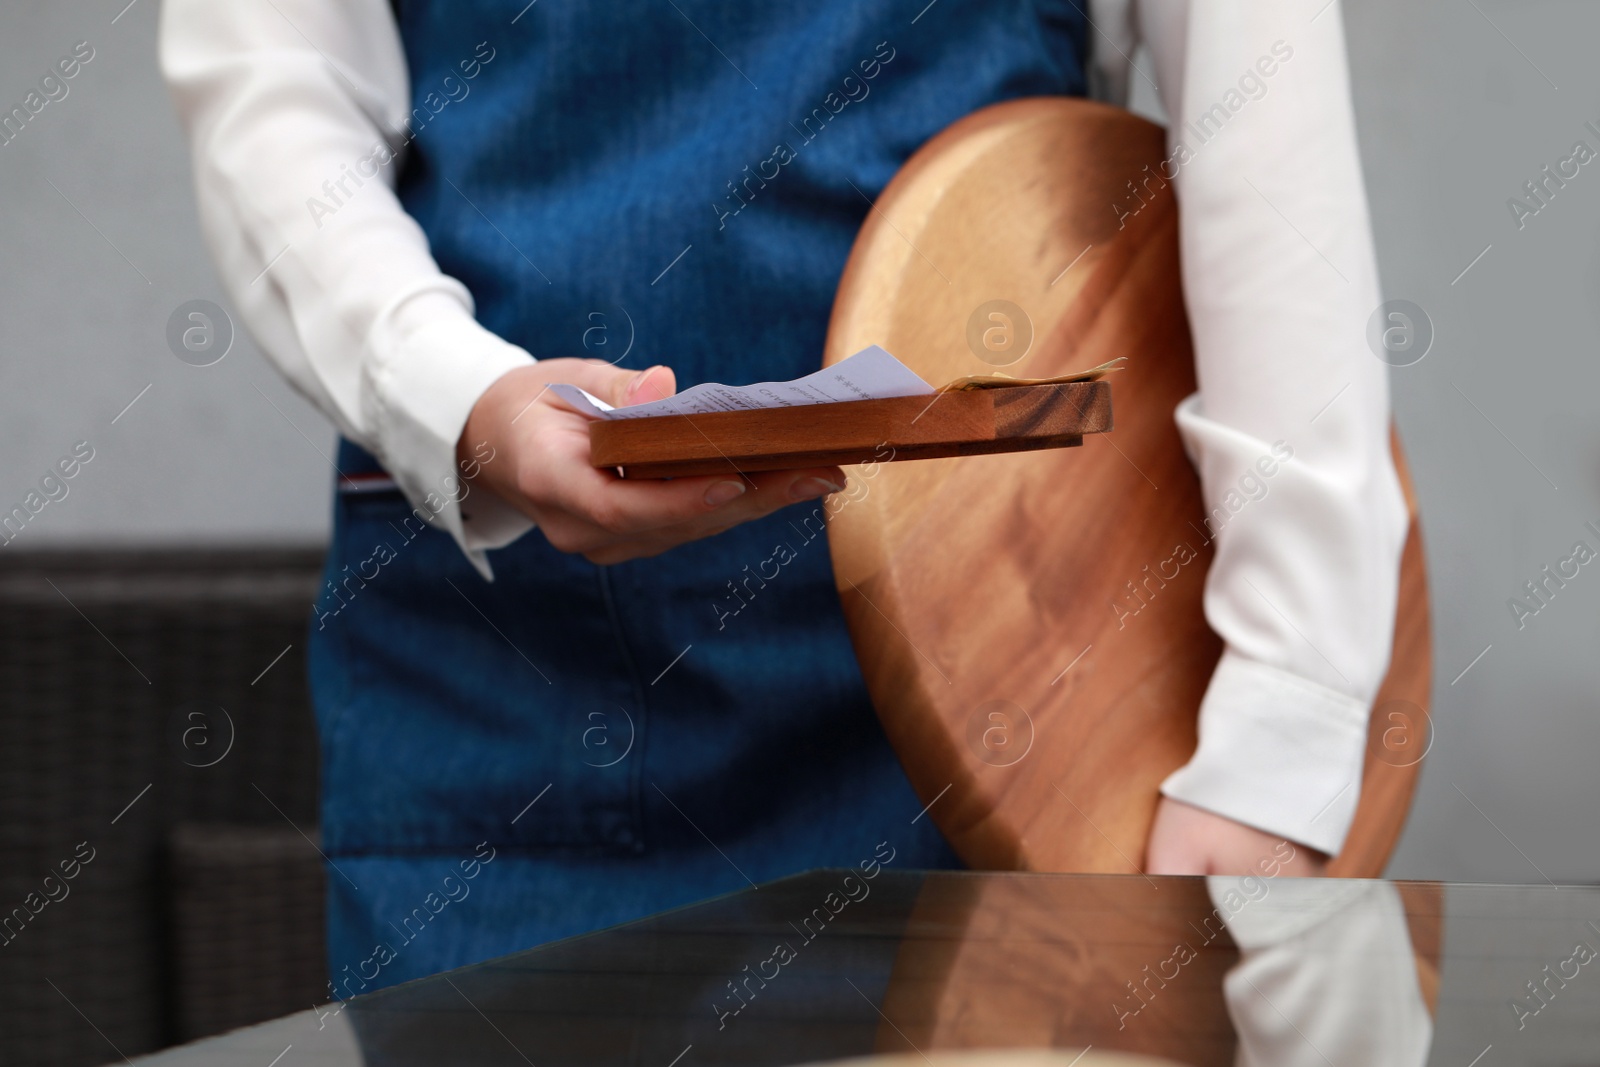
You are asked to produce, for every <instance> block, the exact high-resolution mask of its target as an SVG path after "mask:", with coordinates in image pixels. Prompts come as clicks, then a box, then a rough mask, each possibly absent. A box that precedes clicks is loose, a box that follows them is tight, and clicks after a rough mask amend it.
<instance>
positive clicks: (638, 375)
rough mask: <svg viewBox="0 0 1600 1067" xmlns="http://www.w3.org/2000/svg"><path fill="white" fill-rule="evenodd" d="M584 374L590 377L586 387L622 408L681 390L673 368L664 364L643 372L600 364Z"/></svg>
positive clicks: (661, 397)
mask: <svg viewBox="0 0 1600 1067" xmlns="http://www.w3.org/2000/svg"><path fill="white" fill-rule="evenodd" d="M584 377H586V378H588V379H589V381H588V382H585V383H584V386H583V387H584V388H585V389H587V390H589V392H591V393H593V394H594V395H596V396H598V397H600V398H601V399H602V400H604V401H606V402H607V403H608V404H612V405H614V406H615V407H619V408H621V407H629V406H631V405H634V404H648V403H650V402H651V401H652V400H665V399H666V398H667V397H669V396H671V395H672V394H673V393H676V392H677V391H678V386H677V377H676V375H674V374H673V373H672V368H671V367H663V366H660V365H657V366H654V367H647V368H646V369H644V370H642V371H631V370H624V369H622V368H621V367H607V366H599V367H594V368H593V370H592V371H591V373H589V374H586V375H584Z"/></svg>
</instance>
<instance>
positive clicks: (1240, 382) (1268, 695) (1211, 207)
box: [1091, 0, 1408, 853]
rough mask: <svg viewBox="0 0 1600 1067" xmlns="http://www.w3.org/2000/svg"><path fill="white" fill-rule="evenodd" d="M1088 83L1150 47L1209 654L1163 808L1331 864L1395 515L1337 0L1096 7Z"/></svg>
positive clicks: (1383, 599)
mask: <svg viewBox="0 0 1600 1067" xmlns="http://www.w3.org/2000/svg"><path fill="white" fill-rule="evenodd" d="M1093 10H1094V15H1095V22H1096V26H1097V27H1098V29H1097V30H1094V31H1091V32H1095V33H1096V35H1097V40H1096V59H1095V63H1094V69H1095V71H1096V81H1097V84H1098V85H1100V86H1103V87H1105V89H1106V90H1107V91H1108V92H1109V93H1113V94H1114V93H1117V92H1122V93H1126V92H1127V87H1128V85H1129V82H1130V81H1131V79H1135V78H1143V77H1145V75H1143V74H1142V73H1140V72H1139V71H1138V70H1136V69H1133V68H1132V65H1131V60H1130V58H1129V57H1131V55H1132V53H1133V45H1134V44H1135V43H1136V41H1137V39H1142V40H1143V41H1144V42H1145V43H1146V44H1147V45H1148V46H1149V48H1150V55H1151V58H1152V61H1153V64H1154V67H1155V74H1156V77H1155V83H1156V87H1157V89H1158V90H1159V94H1160V98H1161V101H1162V104H1163V107H1164V109H1165V111H1166V113H1167V114H1168V115H1169V116H1171V119H1170V121H1169V125H1168V152H1169V160H1168V163H1167V165H1166V167H1165V171H1164V173H1165V174H1166V175H1167V176H1168V177H1169V178H1171V180H1172V181H1173V182H1174V184H1175V187H1176V192H1177V196H1178V202H1179V206H1180V213H1179V214H1180V223H1179V226H1180V229H1179V240H1180V249H1181V261H1182V277H1183V286H1184V295H1185V301H1186V303H1187V305H1188V312H1189V321H1190V328H1191V332H1192V334H1193V338H1194V349H1195V362H1196V372H1197V380H1198V386H1199V388H1198V391H1197V392H1196V393H1195V394H1194V395H1192V396H1190V397H1189V398H1187V399H1186V400H1185V401H1184V402H1183V403H1182V404H1180V405H1179V407H1178V410H1177V412H1176V416H1175V417H1176V419H1177V423H1178V428H1179V431H1180V433H1181V435H1182V438H1183V441H1184V444H1185V447H1186V448H1187V449H1188V451H1189V454H1190V458H1191V459H1192V460H1193V461H1194V463H1195V466H1196V468H1197V469H1198V471H1199V474H1200V482H1201V489H1202V494H1203V497H1204V500H1205V506H1206V508H1207V511H1208V519H1207V527H1208V531H1209V532H1210V533H1211V534H1212V536H1213V538H1214V549H1215V556H1214V559H1213V562H1212V565H1211V570H1210V573H1209V575H1208V576H1207V580H1206V591H1205V601H1204V602H1205V612H1206V619H1207V621H1208V622H1209V623H1210V625H1211V627H1212V629H1214V630H1215V631H1216V632H1217V634H1218V635H1220V636H1221V637H1222V639H1223V641H1224V643H1225V648H1224V652H1223V655H1222V659H1221V662H1220V663H1219V664H1218V666H1217V669H1216V672H1215V674H1214V675H1213V677H1212V679H1211V682H1210V685H1209V687H1208V689H1207V691H1206V694H1205V698H1204V700H1203V701H1202V703H1201V708H1200V724H1199V745H1198V747H1197V749H1196V751H1195V753H1194V756H1193V758H1191V759H1190V761H1189V762H1188V763H1187V764H1186V765H1185V766H1183V767H1182V768H1180V769H1179V770H1177V771H1176V772H1175V773H1173V774H1172V775H1171V776H1170V777H1169V778H1167V780H1166V781H1165V782H1164V783H1163V784H1162V792H1163V793H1164V794H1165V795H1167V796H1169V797H1172V798H1174V799H1177V800H1181V801H1184V802H1185V803H1188V804H1192V805H1194V806H1196V807H1200V808H1204V809H1206V810H1208V811H1212V812H1214V813H1216V814H1219V815H1223V816H1226V817H1228V818H1231V819H1234V820H1236V821H1238V822H1242V823H1246V824H1248V825H1251V826H1254V827H1257V828H1259V829H1261V830H1264V831H1267V832H1269V833H1273V834H1277V835H1281V836H1283V837H1285V838H1288V839H1290V840H1294V841H1298V842H1300V843H1302V844H1306V845H1310V846H1312V847H1314V848H1317V849H1320V850H1322V851H1324V852H1329V853H1336V852H1337V851H1338V850H1339V848H1340V846H1341V845H1342V844H1343V842H1344V838H1345V835H1346V833H1347V832H1348V830H1349V827H1350V822H1351V820H1352V819H1353V818H1354V815H1355V808H1356V801H1357V798H1358V797H1359V794H1360V785H1361V771H1362V762H1363V758H1364V756H1365V750H1366V739H1367V718H1368V714H1369V709H1370V706H1371V702H1372V699H1373V697H1374V696H1375V694H1376V692H1377V689H1378V686H1379V685H1380V684H1381V682H1382V680H1383V676H1384V674H1385V672H1386V670H1387V668H1388V662H1389V651H1390V644H1391V640H1392V637H1393V632H1394V610H1395V602H1396V596H1397V590H1398V581H1399V561H1400V551H1401V548H1402V547H1403V545H1404V542H1405V536H1406V530H1407V526H1408V514H1407V511H1406V507H1405V502H1404V498H1403V496H1402V495H1401V491H1400V484H1399V479H1398V477H1397V475H1396V473H1395V468H1394V461H1393V457H1392V456H1391V454H1390V451H1389V395H1388V379H1387V377H1386V367H1385V365H1384V364H1383V363H1382V362H1380V361H1379V359H1378V358H1377V357H1376V356H1375V354H1374V353H1373V352H1372V351H1370V350H1369V349H1368V347H1367V345H1366V340H1365V336H1366V334H1365V331H1366V321H1367V318H1368V317H1369V316H1370V315H1371V314H1372V313H1373V311H1374V310H1375V309H1376V308H1377V306H1378V303H1379V300H1380V297H1379V292H1378V281H1377V264H1376V258H1375V255H1374V251H1373V246H1372V236H1371V227H1370V223H1369V219H1368V214H1367V202H1366V194H1365V190H1364V187H1363V185H1362V175H1361V166H1360V160H1359V156H1358V151H1357V145H1356V136H1355V120H1354V114H1353V110H1352V107H1351V103H1350V92H1349V73H1348V65H1347V61H1346V54H1345V42H1344V30H1343V23H1342V21H1341V12H1340V5H1339V3H1338V2H1337V0H1333V2H1331V3H1327V4H1326V6H1324V2H1323V0H1102V2H1101V3H1099V4H1097V6H1095V8H1094V9H1093Z"/></svg>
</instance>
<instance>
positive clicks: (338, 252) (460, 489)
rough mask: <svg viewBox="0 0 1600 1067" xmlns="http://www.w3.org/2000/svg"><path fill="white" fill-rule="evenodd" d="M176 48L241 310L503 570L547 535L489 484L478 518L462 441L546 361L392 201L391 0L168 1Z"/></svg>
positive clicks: (282, 357) (479, 558)
mask: <svg viewBox="0 0 1600 1067" xmlns="http://www.w3.org/2000/svg"><path fill="white" fill-rule="evenodd" d="M160 50H161V69H162V73H163V76H164V77H165V79H166V82H167V85H168V88H169V90H170V92H171V94H172V97H173V100H174V102H175V104H176V106H177V111H178V115H179V118H180V120H181V122H182V123H183V125H184V127H185V129H186V131H187V132H188V135H189V140H190V144H191V146H192V150H193V163H194V181H195V190H196V196H197V199H198V201H199V207H200V218H201V225H202V228H203V230H204V233H205V237H206V241H207V243H208V245H209V247H210V249H211V252H212V255H213V257H214V258H215V260H216V263H217V267H218V271H219V273H220V275H221V278H222V283H223V286H224V288H225V289H226V291H227V293H228V295H229V297H230V299H231V300H232V302H233V304H234V306H235V308H236V309H237V310H238V311H239V314H240V315H241V316H242V317H243V319H244V321H245V324H246V325H247V326H248V327H249V328H250V330H251V332H252V333H253V334H254V336H255V337H256V339H257V340H258V341H259V342H260V344H261V347H262V348H263V350H264V351H265V352H266V354H267V356H268V358H269V359H271V360H272V362H273V363H275V364H276V365H277V367H278V368H279V370H281V371H282V372H283V374H284V375H285V376H286V377H287V378H288V379H289V381H290V383H291V384H292V385H293V386H294V387H295V388H296V389H298V390H299V391H300V392H301V393H302V394H304V395H305V396H306V397H307V399H309V400H310V401H311V402H312V403H313V404H315V405H316V406H317V407H318V408H320V409H321V410H322V412H323V413H324V414H325V415H327V416H328V418H330V419H331V420H332V421H333V423H334V425H335V426H337V427H338V429H339V431H340V432H341V433H342V434H344V435H345V436H346V437H348V438H350V439H351V440H353V441H355V442H356V443H358V444H360V445H361V446H362V447H364V448H366V449H367V450H368V451H370V452H371V453H373V455H374V456H376V457H377V458H378V460H379V462H381V463H382V464H383V466H384V468H385V469H386V470H387V471H388V472H389V473H390V475H391V476H393V477H394V479H395V481H396V483H397V484H398V485H399V486H400V488H401V489H402V490H403V491H404V492H405V494H406V496H407V498H408V499H409V500H410V501H411V503H412V504H413V505H414V506H415V508H416V512H417V514H418V515H419V516H421V517H423V518H426V519H428V520H429V521H431V522H432V523H433V524H435V525H437V526H439V527H441V528H443V529H445V530H447V531H449V532H450V534H451V535H452V536H454V537H455V538H456V540H457V541H458V542H459V543H460V545H461V547H462V549H463V550H464V551H465V552H466V553H467V554H468V556H469V558H471V559H472V561H473V563H474V564H475V565H476V566H477V567H478V568H479V570H480V571H482V572H483V573H484V575H485V577H488V576H489V570H488V563H487V560H486V558H485V552H486V550H487V549H489V548H495V547H499V546H500V545H504V544H507V543H509V542H510V541H512V540H514V539H515V538H517V537H518V536H520V535H521V534H523V533H525V532H526V531H527V530H528V529H529V528H530V527H531V525H532V523H531V522H530V521H529V520H528V519H526V518H525V517H523V516H522V515H521V514H520V513H518V512H516V511H515V510H514V509H513V508H511V507H510V506H509V505H507V504H505V503H504V502H503V501H501V500H499V498H498V497H495V496H494V494H492V493H489V492H487V491H483V492H480V493H479V494H477V495H476V496H474V497H473V498H472V503H471V505H470V506H469V508H468V509H467V511H468V513H469V514H470V515H471V519H470V520H466V519H464V518H463V512H462V506H461V505H462V501H463V500H464V499H465V498H466V496H467V495H468V494H469V493H470V491H471V488H470V485H468V484H467V483H466V482H465V481H464V480H463V479H462V478H461V476H460V472H458V470H457V467H456V442H457V440H458V439H459V437H460V435H461V430H462V427H463V426H465V424H466V419H467V415H468V414H469V413H470V411H471V410H472V405H473V404H474V403H475V402H476V401H477V399H478V397H479V396H481V395H482V393H483V391H484V390H485V389H487V388H488V387H489V386H490V385H491V384H492V383H493V382H494V381H495V379H497V378H499V377H500V376H501V375H502V374H504V373H506V372H507V371H509V370H511V369H513V368H516V367H519V366H524V365H526V364H529V363H531V362H532V361H533V360H532V357H530V356H529V355H528V354H527V353H526V352H525V351H523V350H522V349H521V348H518V347H516V346H514V345H511V344H508V343H506V342H505V341H503V340H501V339H500V338H499V337H496V336H495V335H494V334H492V333H490V332H489V331H488V330H485V329H484V328H483V327H482V326H480V325H479V324H478V323H477V321H476V320H475V319H474V318H473V302H472V296H471V294H470V293H469V292H468V291H467V288H466V286H464V285H463V284H461V282H459V281H458V280H456V279H454V278H451V277H448V276H447V275H445V274H444V273H442V272H441V271H440V269H439V267H438V265H437V264H436V263H435V262H434V260H433V258H432V256H431V254H430V253H429V249H428V242H427V238H426V237H425V236H424V234H423V232H422V229H421V227H419V226H418V225H417V224H416V222H415V221H414V220H413V219H412V218H411V217H410V216H409V215H408V214H407V213H406V211H405V209H404V208H403V207H402V206H401V204H400V201H399V199H398V198H397V197H396V196H395V194H394V185H395V180H396V175H397V173H398V171H399V168H400V163H401V160H402V159H403V157H404V153H405V151H406V148H407V146H408V145H409V143H410V141H411V138H412V136H413V132H412V129H411V113H410V99H409V97H410V90H409V85H408V77H407V73H406V66H405V57H404V53H403V51H402V50H401V45H400V38H399V32H398V30H397V28H396V26H395V23H394V17H393V15H392V13H391V11H390V8H389V4H388V2H387V0H339V2H337V3H329V2H327V0H227V2H226V3H217V2H216V0H166V2H165V3H164V4H163V5H162V12H161V31H160ZM464 58H466V59H470V58H471V57H464ZM479 69H480V68H479V67H477V66H475V65H471V64H469V65H468V66H466V67H464V68H463V74H462V78H463V79H464V80H470V79H469V78H468V75H467V73H466V72H467V71H469V70H470V71H472V72H473V73H472V76H474V77H475V76H477V73H478V71H479Z"/></svg>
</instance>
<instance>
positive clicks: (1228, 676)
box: [1161, 649, 1368, 855]
mask: <svg viewBox="0 0 1600 1067" xmlns="http://www.w3.org/2000/svg"><path fill="white" fill-rule="evenodd" d="M1367 718H1368V708H1367V705H1366V704H1365V703H1364V702H1362V701H1360V700H1357V699H1356V698H1354V697H1351V696H1348V695H1347V694H1344V693H1341V692H1338V691H1337V690H1333V689H1329V688H1327V687H1326V686H1322V685H1318V684H1317V683H1316V682H1312V681H1308V680H1307V679H1305V678H1301V677H1299V676H1298V675H1294V674H1290V673H1289V672H1288V671H1284V670H1280V669H1278V668H1276V667H1269V666H1267V665H1265V664H1263V663H1258V662H1256V661H1254V660H1251V659H1247V658H1245V657H1244V656H1241V655H1239V654H1238V653H1236V652H1234V651H1233V650H1232V649H1228V650H1226V651H1224V652H1223V654H1222V660H1221V662H1220V663H1218V664H1217V670H1216V673H1214V674H1213V675H1212V676H1211V684H1210V686H1209V687H1208V688H1207V689H1206V695H1205V699H1204V700H1202V701H1201V703H1200V743H1199V746H1198V747H1197V748H1196V749H1195V753H1194V756H1193V758H1191V759H1190V760H1189V762H1188V763H1187V764H1185V765H1184V766H1182V767H1180V768H1178V770H1176V771H1174V772H1173V773H1172V774H1171V775H1169V776H1168V778H1167V780H1166V781H1164V782H1162V783H1161V792H1162V794H1163V795H1165V796H1168V797H1171V798H1172V799H1173V800H1180V801H1182V802H1183V803H1185V804H1191V805H1193V806H1194V807H1197V808H1204V809H1205V810H1206V811H1209V812H1212V813H1214V814H1217V815H1221V816H1223V817H1225V818H1229V819H1232V820H1234V821H1235V822H1241V823H1244V824H1246V825H1248V826H1253V827H1255V828H1256V829H1258V830H1262V831H1265V832H1266V833H1269V834H1275V835H1278V836H1281V837H1283V838H1285V839H1286V840H1289V841H1295V842H1299V843H1300V844H1302V845H1307V846H1309V847H1311V848H1315V849H1320V850H1321V851H1323V852H1326V853H1328V854H1329V855H1334V854H1336V853H1338V851H1339V849H1340V847H1341V846H1342V845H1343V844H1344V839H1345V835H1346V834H1347V833H1348V832H1349V830H1350V823H1351V820H1353V819H1354V818H1355V813H1356V802H1357V800H1358V799H1359V798H1360V796H1361V770H1362V763H1363V761H1364V759H1365V756H1366V746H1367Z"/></svg>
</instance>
